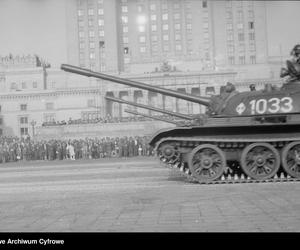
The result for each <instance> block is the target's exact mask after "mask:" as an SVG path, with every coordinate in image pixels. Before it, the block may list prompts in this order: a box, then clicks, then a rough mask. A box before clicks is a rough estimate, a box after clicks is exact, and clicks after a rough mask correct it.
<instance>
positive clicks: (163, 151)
mask: <svg viewBox="0 0 300 250" xmlns="http://www.w3.org/2000/svg"><path fill="white" fill-rule="evenodd" d="M158 156H159V158H160V160H161V161H163V162H165V163H175V162H176V161H178V160H179V159H180V152H179V150H178V148H177V147H174V146H173V145H170V144H165V145H163V146H162V147H160V148H159V151H158Z"/></svg>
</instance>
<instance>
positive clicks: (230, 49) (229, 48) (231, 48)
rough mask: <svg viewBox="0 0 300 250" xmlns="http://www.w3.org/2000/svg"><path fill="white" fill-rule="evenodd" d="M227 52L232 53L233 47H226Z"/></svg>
mask: <svg viewBox="0 0 300 250" xmlns="http://www.w3.org/2000/svg"><path fill="white" fill-rule="evenodd" d="M228 52H229V53H234V47H233V45H229V46H228Z"/></svg>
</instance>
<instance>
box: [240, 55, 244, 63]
mask: <svg viewBox="0 0 300 250" xmlns="http://www.w3.org/2000/svg"><path fill="white" fill-rule="evenodd" d="M239 64H245V56H239Z"/></svg>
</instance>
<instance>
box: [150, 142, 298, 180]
mask: <svg viewBox="0 0 300 250" xmlns="http://www.w3.org/2000/svg"><path fill="white" fill-rule="evenodd" d="M296 140H300V138H274V137H273V138H269V139H257V138H252V139H250V140H249V138H248V139H239V140H236V139H232V138H231V139H229V138H226V139H225V138H223V140H220V138H215V139H213V138H201V139H200V140H199V138H198V139H195V138H184V137H180V138H176V137H172V138H164V139H162V140H160V141H159V142H158V143H157V147H155V151H156V152H157V148H158V147H159V146H160V145H161V144H162V143H163V142H166V141H173V143H174V142H175V143H177V144H178V143H180V142H182V143H183V144H184V145H186V146H187V145H188V146H190V147H191V146H192V147H195V146H196V145H199V144H200V143H203V142H206V143H207V142H210V143H212V144H215V145H218V146H221V147H220V148H221V149H222V148H227V149H231V150H234V149H236V148H239V147H240V148H243V147H244V145H245V144H246V143H251V142H257V141H261V142H269V143H270V144H272V145H274V146H276V147H279V148H282V147H283V146H284V145H285V144H287V143H288V142H291V141H296ZM229 145H231V146H229ZM233 145H234V147H232V146H233ZM160 163H161V164H162V165H164V166H165V167H167V168H169V169H171V170H172V171H175V172H176V173H178V174H179V175H180V176H182V177H185V178H186V179H187V180H188V181H189V182H192V183H198V184H239V183H272V182H298V181H300V178H295V177H291V176H289V175H288V174H287V173H285V172H284V170H282V169H280V170H279V171H278V172H277V174H276V175H275V176H274V177H273V178H269V179H266V180H256V179H252V178H250V177H248V176H246V174H244V173H240V172H239V173H237V172H234V170H232V169H231V168H229V167H227V172H226V173H224V174H223V175H222V176H221V177H220V178H219V179H217V180H212V181H200V180H199V179H197V178H196V177H194V176H193V175H192V173H191V171H190V170H189V167H188V166H187V163H185V162H183V161H177V162H174V163H168V162H167V161H164V159H163V160H160Z"/></svg>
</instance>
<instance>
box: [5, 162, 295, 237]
mask: <svg viewBox="0 0 300 250" xmlns="http://www.w3.org/2000/svg"><path fill="white" fill-rule="evenodd" d="M299 192H300V182H290V183H249V184H246V183H244V184H218V185H200V184H194V183H190V182H188V181H187V180H186V179H184V178H182V177H179V176H178V175H177V174H175V173H174V172H170V170H168V169H166V168H163V167H161V166H160V165H159V164H158V162H157V160H156V159H153V158H142V157H137V158H128V159H101V160H87V161H49V162H23V163H9V164H2V165H0V221H1V224H0V231H2V232H123V231H126V232H145V231H146V232H165V231H167V232H185V231H186V232H228V231H230V232H252V231H255V232H277V231H281V232H289V231H290V232H295V231H297V232H298V231H300V196H299Z"/></svg>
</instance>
